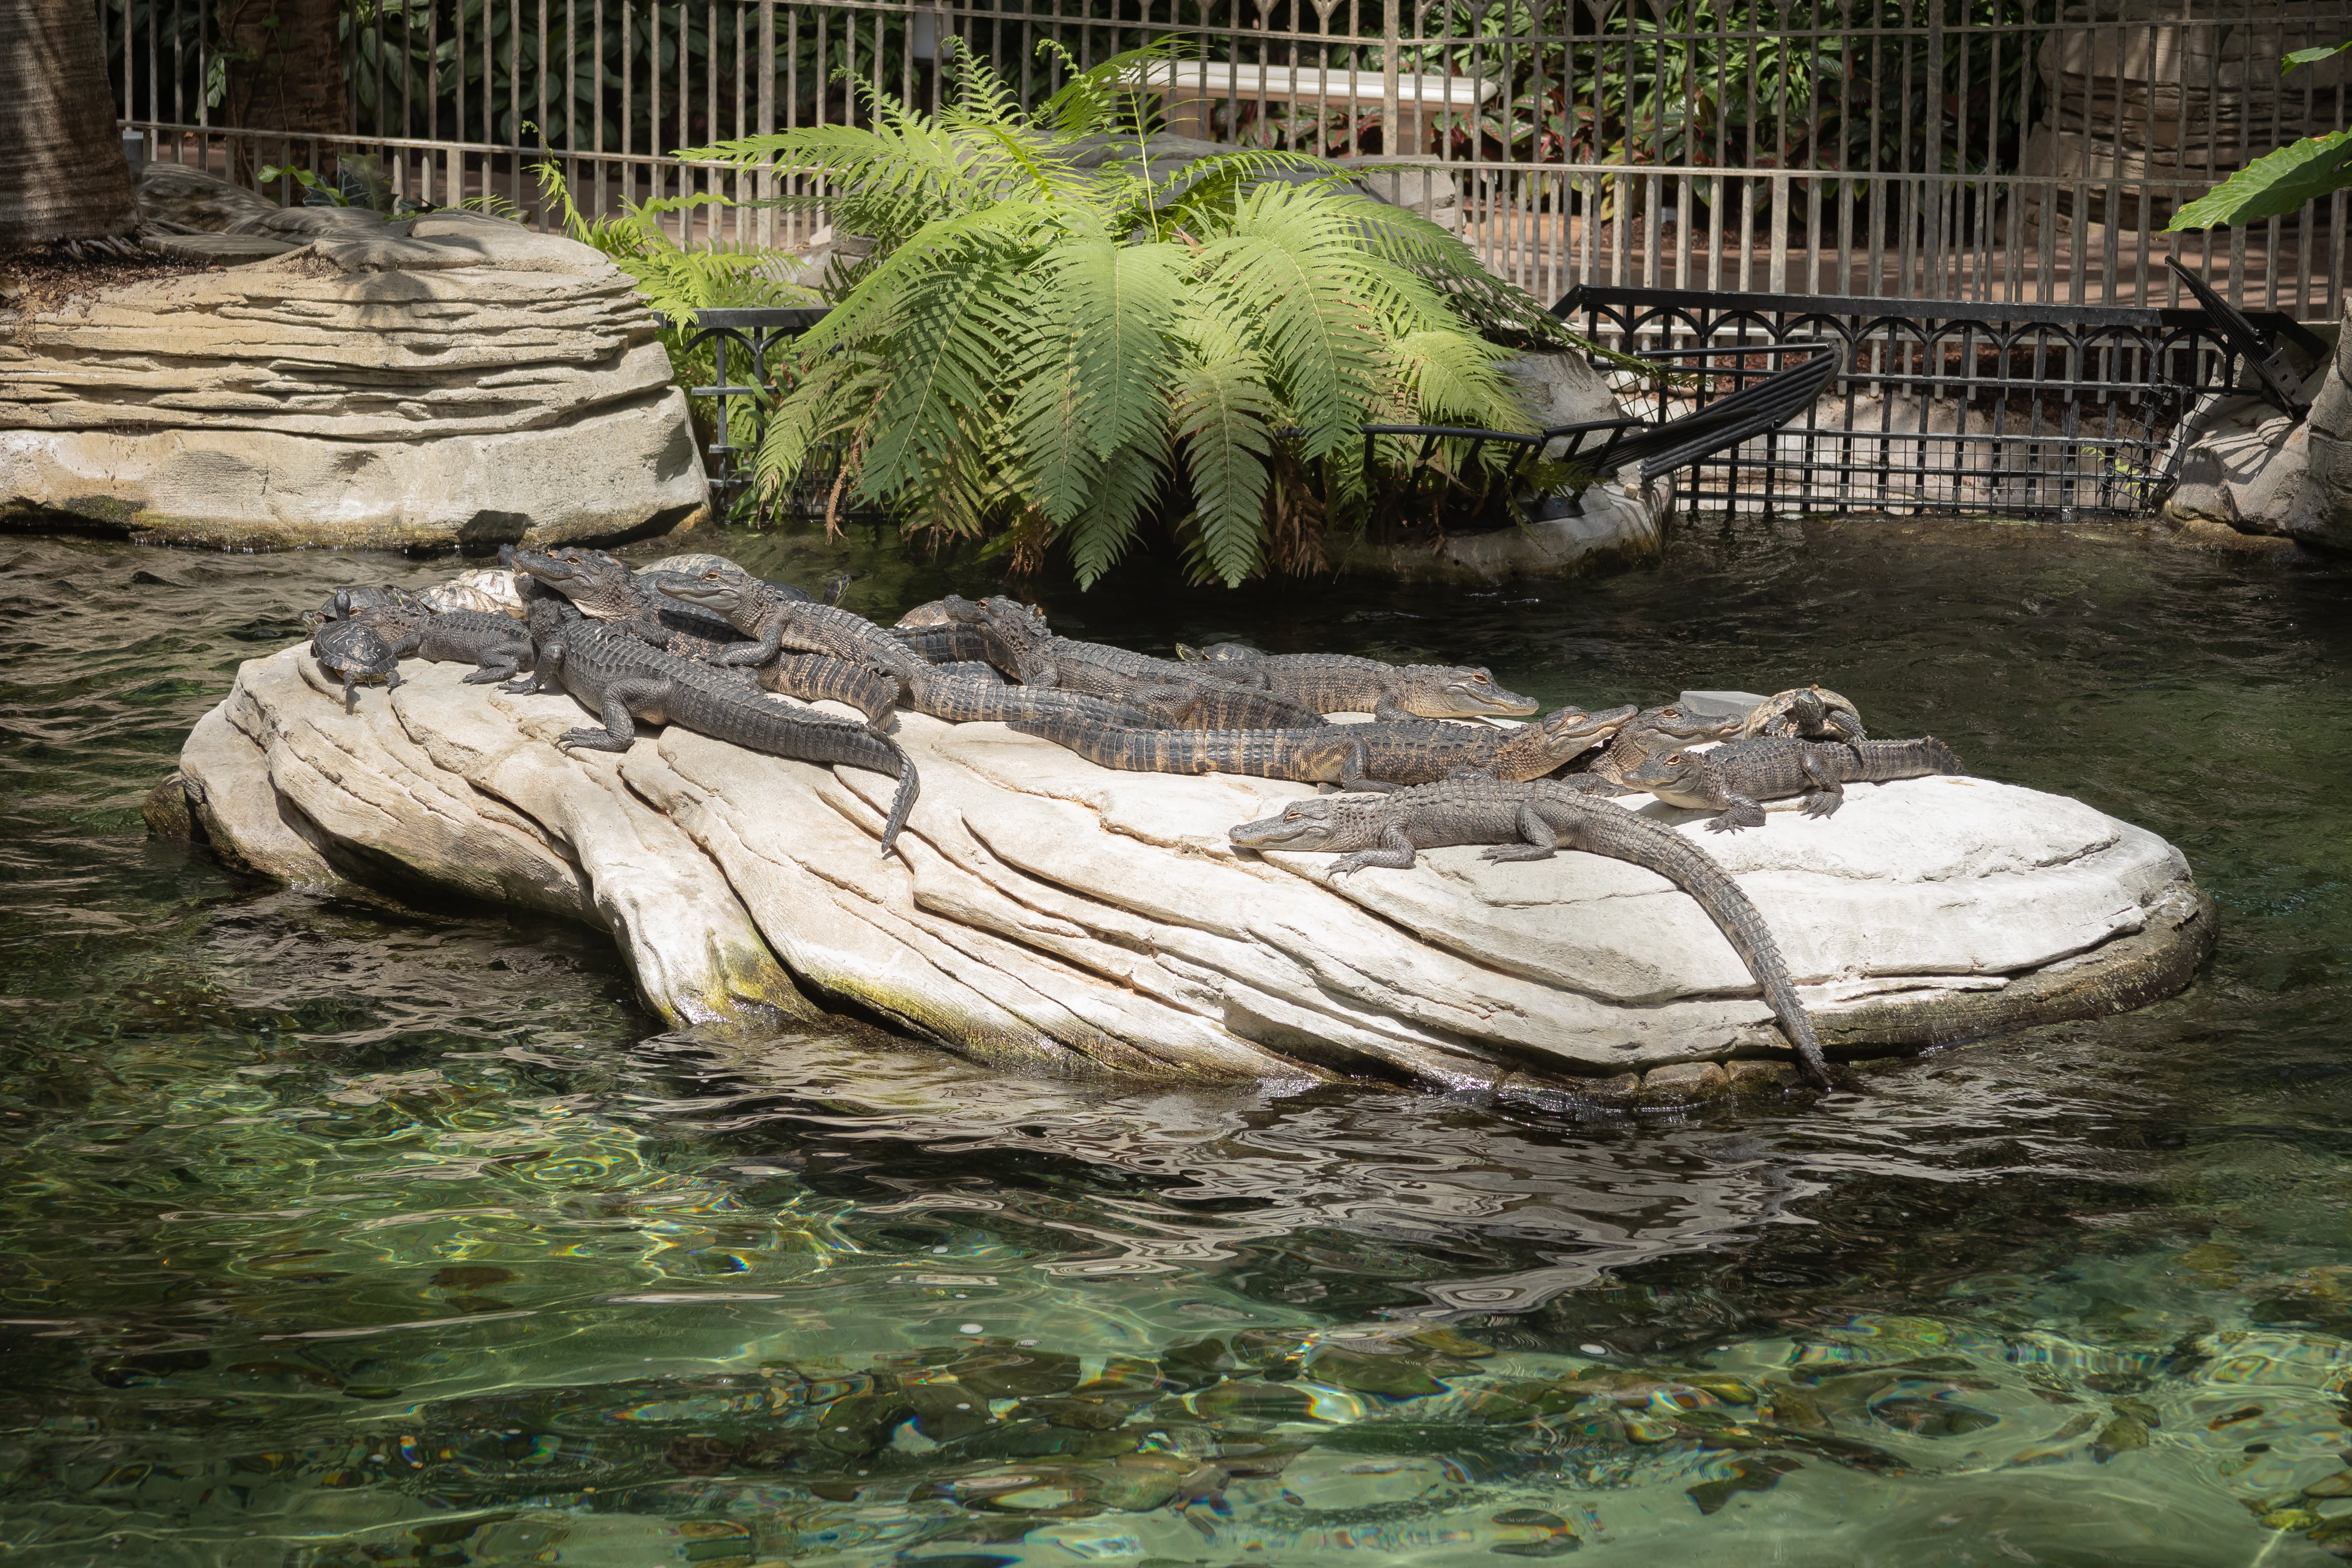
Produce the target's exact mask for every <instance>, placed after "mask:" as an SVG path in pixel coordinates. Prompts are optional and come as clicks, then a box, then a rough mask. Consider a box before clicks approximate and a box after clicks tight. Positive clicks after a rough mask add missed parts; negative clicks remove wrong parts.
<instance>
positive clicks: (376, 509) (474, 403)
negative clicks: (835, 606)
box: [0, 164, 709, 548]
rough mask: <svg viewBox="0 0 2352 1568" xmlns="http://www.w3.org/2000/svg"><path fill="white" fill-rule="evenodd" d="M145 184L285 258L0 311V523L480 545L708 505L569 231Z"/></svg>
mask: <svg viewBox="0 0 2352 1568" xmlns="http://www.w3.org/2000/svg"><path fill="white" fill-rule="evenodd" d="M145 184H146V186H147V191H146V194H147V195H148V196H149V198H150V200H149V202H148V207H147V210H148V211H149V212H150V213H151V214H152V215H154V216H158V218H159V220H160V221H163V222H165V223H168V224H170V225H171V226H173V227H176V228H191V227H194V226H195V224H196V223H198V222H202V223H208V224H217V225H220V226H222V229H223V231H224V232H228V231H233V232H232V233H230V237H233V238H236V239H239V240H241V241H252V242H256V243H261V242H267V243H270V244H275V245H278V246H280V247H283V253H282V254H279V255H276V256H273V257H270V258H267V259H263V260H259V261H255V262H251V263H249V264H247V265H239V266H233V267H222V268H215V269H212V270H207V271H202V272H193V273H183V274H179V275H176V276H173V277H169V278H159V279H147V280H144V281H141V282H134V283H130V284H126V285H122V286H120V287H117V288H113V289H105V290H102V291H100V292H98V293H95V294H90V295H86V296H82V297H80V298H78V299H76V300H72V301H71V302H69V303H68V304H66V305H63V306H60V307H58V308H57V309H55V310H48V311H45V312H43V313H40V314H36V315H30V316H23V317H18V318H16V319H13V320H12V319H9V318H7V317H5V316H0V519H7V520H10V521H21V522H24V523H28V524H30V525H32V526H54V523H55V521H56V519H57V518H58V516H60V515H63V516H67V517H72V518H79V519H81V520H83V521H89V522H94V523H99V524H101V525H104V526H107V527H110V528H115V529H120V530H121V531H125V532H127V533H130V534H131V535H132V536H134V537H137V538H140V539H144V540H152V541H155V542H174V543H176V542H186V543H201V544H213V545H226V546H266V547H278V546H295V545H312V544H317V545H350V546H369V547H400V546H420V545H421V546H447V545H465V546H470V547H474V548H484V547H488V546H493V545H496V544H499V543H501V542H509V541H515V542H533V543H551V542H565V541H608V540H618V539H626V538H630V537H634V536H637V535H643V534H647V533H653V532H660V531H667V530H670V529H674V528H677V527H681V526H687V525H690V524H692V523H693V522H695V521H698V520H699V519H701V518H702V517H704V516H705V515H707V510H708V506H709V490H708V485H707V482H706V480H705V478H704V474H703V468H702V460H701V456H700V453H699V451H698V448H697V447H696V443H695V437H694V431H693V426H692V425H691V423H690V422H689V420H688V416H687V405H686V398H685V395H684V394H683V393H681V392H680V391H679V390H678V389H677V386H676V385H674V384H672V380H671V374H670V366H669V360H668V357H667V353H665V351H664V350H663V348H662V345H661V343H660V342H659V341H658V340H657V338H656V331H657V330H658V326H659V323H658V322H657V321H656V319H655V317H654V316H653V315H652V313H651V312H649V311H648V310H646V307H645V305H644V304H643V303H642V302H641V301H640V300H638V299H637V297H636V295H635V292H634V289H633V286H632V283H631V281H630V279H629V278H628V276H627V275H626V274H625V273H623V272H622V271H620V270H619V269H618V268H615V267H614V266H613V265H612V263H610V262H609V261H607V260H605V259H604V257H603V256H602V255H600V254H598V253H597V252H596V251H595V250H593V249H592V248H591V247H587V246H584V245H580V244H577V243H575V242H573V241H572V240H569V239H566V238H563V237H561V236H558V235H548V234H538V233H534V232H532V231H531V230H529V229H526V228H524V227H522V226H520V225H517V224H512V223H508V222H505V221H504V220H501V219H499V218H493V217H488V216H483V215H480V214H477V213H469V212H439V213H432V214H428V215H425V216H419V217H414V218H407V219H403V220H400V221H397V222H389V221H386V220H385V219H383V218H382V217H380V216H377V215H375V214H373V213H367V212H362V211H359V210H356V209H350V208H331V207H323V208H322V207H300V208H288V209H282V210H281V209H278V208H271V207H268V205H267V204H265V203H261V202H259V199H258V198H257V197H255V196H253V195H252V194H251V193H249V192H244V191H240V190H237V189H236V187H235V186H229V185H226V184H224V183H223V182H220V181H216V180H211V179H209V178H208V177H206V176H204V175H201V174H194V173H193V172H191V171H188V170H185V169H182V168H178V167H175V166H173V165H170V164H155V165H151V166H150V167H149V170H148V172H147V174H146V176H145ZM257 207H260V208H262V209H265V210H261V211H257V210H255V209H256V208H257ZM165 212H169V213H174V214H177V215H178V216H177V217H176V218H168V219H164V218H161V215H162V214H163V213H165Z"/></svg>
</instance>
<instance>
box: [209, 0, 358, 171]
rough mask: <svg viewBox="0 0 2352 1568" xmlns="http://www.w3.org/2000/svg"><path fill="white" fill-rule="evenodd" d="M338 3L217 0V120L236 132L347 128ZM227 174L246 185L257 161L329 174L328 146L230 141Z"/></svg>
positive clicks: (266, 139) (293, 139) (289, 139)
mask: <svg viewBox="0 0 2352 1568" xmlns="http://www.w3.org/2000/svg"><path fill="white" fill-rule="evenodd" d="M341 13H342V5H341V0H222V5H221V8H220V16H221V26H222V30H223V32H224V33H225V34H226V38H227V44H226V48H225V49H224V51H223V52H224V53H225V54H226V56H227V57H228V83H227V86H228V93H227V97H226V100H225V102H224V104H223V109H224V110H225V112H224V114H223V116H222V118H223V120H224V121H225V122H226V123H227V124H230V125H234V126H236V128H237V129H238V130H240V131H290V132H314V133H320V134H329V135H331V134H335V133H337V132H345V131H348V130H350V129H351V121H350V110H349V106H348V105H347V103H346V102H345V100H344V92H343V42H342V38H341V36H340V35H341ZM230 145H231V146H232V148H233V149H234V152H235V157H236V162H235V164H234V166H233V168H232V170H231V174H230V177H231V178H232V179H235V180H236V181H237V182H238V183H239V184H250V183H251V182H252V180H253V176H254V170H255V163H256V160H257V159H258V160H259V161H260V162H262V163H284V164H289V165H293V166H298V167H300V168H305V169H309V170H310V171H312V172H313V173H315V174H318V175H319V176H320V178H321V179H324V180H327V181H329V182H332V180H333V179H334V177H335V148H334V146H333V144H332V143H320V144H316V146H315V151H314V144H313V143H311V142H308V141H306V140H304V139H303V138H302V137H300V136H299V135H297V136H284V137H279V136H258V137H250V138H248V137H244V136H239V137H236V139H235V140H234V141H233V142H231V144H230Z"/></svg>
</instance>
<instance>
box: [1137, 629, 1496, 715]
mask: <svg viewBox="0 0 2352 1568" xmlns="http://www.w3.org/2000/svg"><path fill="white" fill-rule="evenodd" d="M1176 653H1177V656H1178V658H1181V659H1183V660H1184V661H1185V662H1186V663H1187V665H1188V666H1189V667H1191V668H1196V669H1199V670H1201V671H1202V672H1203V673H1206V674H1210V675H1212V676H1213V677H1215V678H1216V679H1223V680H1231V681H1233V682H1234V683H1235V684H1237V685H1244V686H1248V687H1252V688H1254V689H1257V690H1261V691H1271V692H1273V693H1274V694H1276V696H1278V697H1286V698H1288V699H1290V700H1292V701H1294V702H1300V703H1304V704H1305V705H1307V707H1309V708H1312V709H1314V710H1315V711H1317V712H1318V713H1370V715H1371V716H1372V717H1373V718H1375V719H1381V720H1389V721H1394V720H1399V719H1478V718H1486V717H1493V718H1498V719H1507V718H1516V717H1518V716H1521V715H1524V714H1528V713H1532V712H1534V711H1535V710H1536V708H1537V706H1538V704H1537V702H1536V700H1535V699H1534V698H1532V697H1522V696H1520V695H1519V694H1518V693H1517V692H1516V691H1507V690H1505V689H1503V688H1501V687H1499V686H1497V685H1496V684H1495V678H1494V676H1493V675H1492V674H1490V673H1488V672H1487V671H1486V669H1484V668H1478V667H1475V666H1468V665H1453V664H1385V663H1382V662H1381V660H1379V659H1377V658H1357V657H1356V656H1355V655H1353V654H1346V653H1286V654H1269V653H1260V652H1258V651H1257V650H1256V649H1255V648H1251V647H1243V646H1242V645H1241V644H1239V643H1219V644H1216V645H1215V646H1213V647H1209V648H1206V649H1194V648H1188V647H1184V646H1183V645H1182V644H1181V643H1179V644H1178V645H1177V646H1176Z"/></svg>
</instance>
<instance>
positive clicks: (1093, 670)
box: [941, 596, 1323, 730]
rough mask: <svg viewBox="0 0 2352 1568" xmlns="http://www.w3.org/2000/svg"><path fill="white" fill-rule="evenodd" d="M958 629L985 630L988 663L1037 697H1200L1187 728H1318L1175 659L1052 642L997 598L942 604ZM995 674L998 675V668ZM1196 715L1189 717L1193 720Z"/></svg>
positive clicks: (1314, 720) (1038, 622) (1303, 715)
mask: <svg viewBox="0 0 2352 1568" xmlns="http://www.w3.org/2000/svg"><path fill="white" fill-rule="evenodd" d="M941 603H942V604H943V605H946V607H947V613H948V614H949V615H950V616H951V617H958V618H959V620H958V624H974V623H973V622H972V621H971V616H974V615H975V614H976V615H977V616H978V617H979V620H978V622H977V623H976V624H978V625H981V626H984V627H986V628H987V630H988V632H989V634H990V637H992V644H991V647H992V650H993V651H992V652H990V653H989V654H987V655H986V656H985V657H986V658H988V661H989V662H990V663H992V664H997V663H998V660H999V658H1001V657H1006V656H1009V657H1010V658H1011V660H1012V663H1013V671H1012V673H1013V676H1014V677H1015V679H1018V680H1019V681H1020V682H1021V684H1022V685H1024V686H1028V687H1034V688H1037V689H1042V690H1048V691H1052V690H1060V691H1076V692H1083V693H1084V694H1086V695H1087V696H1089V697H1103V698H1108V699H1109V700H1112V701H1114V702H1132V703H1137V704H1139V705H1141V706H1144V707H1157V706H1161V705H1167V704H1181V703H1182V701H1183V700H1184V699H1185V698H1186V697H1187V696H1197V697H1198V698H1200V699H1201V700H1202V701H1205V702H1206V704H1207V707H1206V708H1202V707H1200V706H1194V707H1191V708H1182V709H1180V710H1179V711H1181V712H1182V713H1184V714H1185V719H1184V722H1186V723H1188V724H1190V723H1196V722H1209V721H1211V718H1210V715H1211V712H1212V710H1213V712H1214V714H1215V715H1216V716H1217V717H1218V718H1219V719H1221V720H1222V721H1223V722H1226V723H1230V724H1234V725H1235V726H1236V727H1239V728H1244V729H1250V730H1288V729H1320V728H1322V726H1323V715H1322V714H1321V713H1320V712H1319V711H1318V710H1316V709H1314V708H1311V707H1309V706H1308V705H1307V704H1306V703H1304V702H1299V701H1297V700H1293V699H1290V698H1288V697H1285V696H1283V695H1281V694H1280V693H1278V692H1273V691H1252V690H1249V689H1246V688H1243V687H1237V686H1236V685H1235V684H1234V682H1232V681H1230V680H1223V679H1218V678H1217V677H1215V676H1213V675H1204V674H1202V671H1201V670H1200V669H1199V668H1195V667H1192V666H1188V665H1184V664H1180V663H1178V662H1176V661H1175V660H1173V659H1165V658H1151V657H1150V655H1148V654H1140V653H1131V652H1129V650H1128V649H1126V648H1123V647H1110V646H1109V645H1108V644H1105V643H1093V642H1079V641H1077V640H1076V639H1075V638H1072V637H1055V635H1054V634H1053V633H1052V632H1051V631H1049V630H1048V629H1047V628H1046V626H1045V617H1043V616H1040V615H1038V614H1037V612H1036V611H1035V610H1034V609H1031V608H1030V607H1029V606H1028V605H1022V604H1016V603H1014V602H1013V600H1011V599H1007V598H1003V597H1002V596H999V597H996V598H991V599H986V600H983V601H982V602H981V603H980V604H979V605H972V604H971V602H970V601H969V600H965V601H961V602H959V601H956V600H942V601H941ZM999 668H1003V666H1002V665H1001V664H1000V665H999ZM1195 714H1198V715H1200V717H1199V718H1194V717H1193V715H1195Z"/></svg>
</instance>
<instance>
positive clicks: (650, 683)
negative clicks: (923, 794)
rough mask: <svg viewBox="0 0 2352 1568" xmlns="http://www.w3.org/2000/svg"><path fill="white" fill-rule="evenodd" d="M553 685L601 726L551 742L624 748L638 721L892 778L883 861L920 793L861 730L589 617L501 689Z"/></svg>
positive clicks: (908, 773)
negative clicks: (765, 695)
mask: <svg viewBox="0 0 2352 1568" xmlns="http://www.w3.org/2000/svg"><path fill="white" fill-rule="evenodd" d="M557 684H561V685H562V687H563V689H565V690H567V691H569V692H571V693H572V696H573V697H575V698H577V699H578V700H580V702H581V703H582V705H583V706H584V707H586V708H587V709H588V710H591V711H592V712H594V713H596V714H597V715H598V716H599V717H601V718H602V719H603V720H604V728H602V729H598V730H592V729H580V730H570V731H565V732H564V733H563V734H562V736H560V737H558V739H557V741H556V744H557V745H559V746H564V747H572V746H584V747H587V748H589V749H590V750H592V751H599V752H625V751H627V750H628V749H629V746H630V744H631V742H634V741H635V738H636V726H635V723H634V722H632V721H633V720H636V719H643V720H646V721H649V722H652V723H656V724H676V725H678V726H679V727H681V728H683V729H688V730H692V731H695V732H696V733H697V734H701V735H709V736H710V737H711V738H712V739H714V740H719V741H726V742H731V743H733V744H735V745H738V746H742V747H745V748H747V749H748V750H751V751H754V752H767V753H768V754H769V755H771V756H777V757H791V758H793V759H795V760H797V761H800V762H806V763H833V764H835V765H836V766H843V767H853V768H865V769H867V770H868V771H870V772H873V773H881V774H884V775H885V776H887V777H890V778H895V779H897V780H898V794H897V795H896V796H894V797H893V798H892V800H891V802H890V816H889V820H888V821H887V822H886V823H884V825H883V827H882V853H884V854H885V855H887V854H888V853H889V852H890V850H891V847H892V846H894V845H895V844H897V842H898V830H899V829H900V828H902V827H904V826H906V824H907V814H908V812H909V811H911V810H913V809H914V805H915V795H916V793H917V791H918V790H919V788H920V781H919V779H918V778H917V776H916V773H915V764H914V763H912V762H910V761H908V757H907V754H906V752H902V751H900V750H899V749H898V747H897V746H896V745H894V744H892V743H891V742H888V741H886V740H884V739H883V738H882V737H880V736H879V735H877V734H875V733H874V732H873V731H871V730H870V729H868V728H867V727H866V726H865V725H863V724H856V723H852V722H850V721H848V720H846V719H835V718H831V717H828V716H826V715H824V714H822V713H807V712H799V711H795V710H791V709H787V708H784V707H782V705H780V704H778V703H773V702H769V701H765V700H762V699H761V698H760V697H759V696H757V695H756V694H754V693H753V692H751V690H749V689H747V688H746V687H745V686H744V685H743V683H742V682H741V680H740V679H737V678H736V677H733V676H730V675H727V674H725V673H722V672H721V671H719V670H716V669H713V668H710V667H709V666H708V665H704V664H698V663H697V662H695V661H694V660H692V659H688V658H679V657H678V656H677V655H676V654H671V653H665V652H663V651H661V650H660V649H658V648H655V647H649V646H647V645H646V642H645V641H644V640H643V639H641V638H639V637H633V636H631V635H630V634H629V633H627V632H625V631H622V630H619V629H617V628H614V627H612V626H604V625H602V624H600V623H599V622H596V621H593V620H584V619H583V620H577V621H571V622H567V623H565V624H564V625H562V626H558V627H557V628H555V629H554V630H553V631H552V632H551V634H549V635H548V636H547V637H545V638H543V639H542V640H541V643H540V645H539V660H538V668H536V669H535V670H533V671H532V673H531V676H530V679H529V680H528V681H520V682H516V683H514V685H512V686H510V687H509V690H522V691H544V690H546V689H548V688H549V687H550V686H552V685H557Z"/></svg>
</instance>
